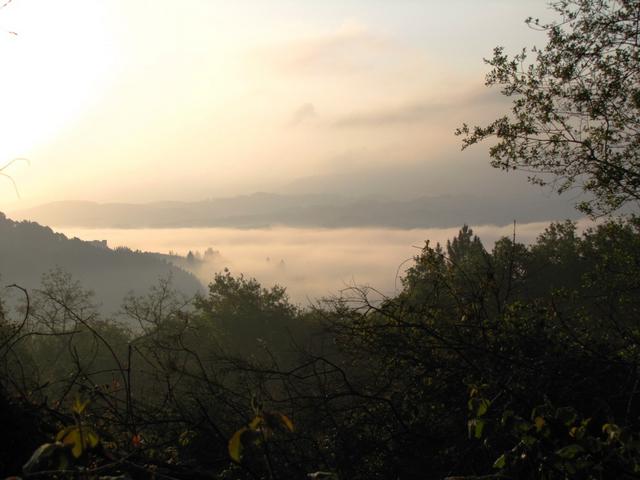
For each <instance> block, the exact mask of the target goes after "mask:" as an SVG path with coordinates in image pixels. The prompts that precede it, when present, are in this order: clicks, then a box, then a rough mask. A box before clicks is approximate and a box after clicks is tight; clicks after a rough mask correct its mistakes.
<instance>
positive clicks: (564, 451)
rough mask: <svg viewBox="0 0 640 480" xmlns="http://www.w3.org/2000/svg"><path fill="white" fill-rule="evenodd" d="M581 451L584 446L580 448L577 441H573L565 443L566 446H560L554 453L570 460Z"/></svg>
mask: <svg viewBox="0 0 640 480" xmlns="http://www.w3.org/2000/svg"><path fill="white" fill-rule="evenodd" d="M583 452H584V448H582V447H581V446H580V445H578V444H577V443H574V444H571V445H567V446H566V447H562V448H561V449H560V450H557V451H556V455H558V456H559V457H560V458H564V459H567V460H571V459H572V458H575V457H576V455H579V454H581V453H583Z"/></svg>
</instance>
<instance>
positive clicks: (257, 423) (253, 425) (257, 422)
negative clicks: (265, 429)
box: [249, 415, 264, 430]
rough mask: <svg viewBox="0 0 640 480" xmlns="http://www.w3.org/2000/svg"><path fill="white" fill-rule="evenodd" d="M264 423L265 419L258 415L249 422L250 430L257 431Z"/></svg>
mask: <svg viewBox="0 0 640 480" xmlns="http://www.w3.org/2000/svg"><path fill="white" fill-rule="evenodd" d="M263 423H264V417H263V416H262V415H256V416H255V417H254V418H253V420H251V422H249V428H250V429H252V430H257V429H258V428H259V427H261V426H262V425H263Z"/></svg>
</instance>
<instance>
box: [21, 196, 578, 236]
mask: <svg viewBox="0 0 640 480" xmlns="http://www.w3.org/2000/svg"><path fill="white" fill-rule="evenodd" d="M12 215H13V216H14V217H16V218H22V219H29V220H33V221H38V222H40V223H43V224H47V225H55V226H65V227H69V226H73V227H86V228H189V227H231V228H262V227H271V226H276V225H286V226H292V227H321V228H349V227H387V228H431V227H456V226H460V225H462V224H463V223H474V224H476V225H477V224H505V223H510V222H511V221H513V220H517V221H518V222H534V221H545V220H550V219H551V220H553V219H564V218H578V214H577V212H576V211H575V209H574V208H573V206H572V204H571V202H569V201H568V200H567V199H566V198H563V197H558V196H554V197H546V196H544V195H542V194H539V193H538V194H536V193H531V191H526V192H523V194H522V195H521V196H519V197H515V198H514V197H513V196H509V197H506V196H505V195H501V194H500V192H499V191H498V192H496V193H495V194H494V195H481V196H480V195H438V196H432V197H429V196H422V197H418V198H414V199H409V200H397V199H387V198H384V197H381V196H373V195H370V196H364V197H348V196H337V195H323V194H314V195H280V194H272V193H256V194H253V195H244V196H238V197H230V198H218V199H211V200H204V201H199V202H155V203H147V204H131V203H107V204H100V203H93V202H54V203H48V204H45V205H41V206H38V207H34V208H30V209H26V210H20V211H16V212H13V214H12Z"/></svg>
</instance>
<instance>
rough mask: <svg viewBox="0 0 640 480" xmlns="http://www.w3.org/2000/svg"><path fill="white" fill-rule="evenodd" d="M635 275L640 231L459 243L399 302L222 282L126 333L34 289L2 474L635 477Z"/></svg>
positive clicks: (7, 420)
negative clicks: (310, 298)
mask: <svg viewBox="0 0 640 480" xmlns="http://www.w3.org/2000/svg"><path fill="white" fill-rule="evenodd" d="M639 265H640V220H637V219H631V220H627V221H612V222H609V223H605V224H603V225H601V226H599V227H597V228H594V229H593V230H589V231H587V232H586V233H585V234H584V235H578V234H576V230H575V227H574V225H573V224H572V223H571V222H567V223H561V224H553V225H551V226H550V227H549V228H548V229H547V230H546V231H545V232H544V233H543V234H542V235H541V236H540V237H539V239H538V241H537V242H536V243H535V244H534V245H532V246H530V247H526V246H525V245H523V244H520V243H518V242H514V240H513V239H509V238H503V239H502V240H500V241H499V242H497V243H496V245H495V247H494V248H493V250H491V251H490V252H488V251H487V250H485V248H484V247H483V245H482V243H481V242H480V240H479V239H478V238H477V237H475V236H474V235H473V233H472V231H471V230H470V229H468V228H466V227H465V228H463V229H462V230H461V231H460V233H459V235H458V236H457V237H456V238H454V239H453V240H452V241H451V242H450V243H448V244H447V245H446V246H445V247H441V246H429V245H427V246H425V248H424V249H423V250H422V252H421V254H420V255H418V256H417V257H416V258H415V261H414V264H413V265H412V266H411V268H410V269H409V270H408V272H407V274H406V276H405V277H404V280H403V288H402V290H401V292H400V293H399V294H398V295H397V296H396V297H394V298H387V299H383V300H382V301H375V302H374V301H369V297H370V294H373V295H374V296H375V292H372V291H368V290H367V289H362V290H355V289H354V290H351V291H349V292H345V297H343V298H342V299H335V300H328V301H325V302H322V303H320V304H318V305H317V306H316V307H315V308H311V309H306V310H302V309H300V308H297V307H295V306H293V305H291V304H290V303H289V302H288V301H287V297H286V294H285V292H284V290H283V289H281V288H279V287H273V288H271V289H265V288H263V287H261V286H260V285H259V284H258V283H257V282H255V281H254V280H251V279H247V278H243V277H234V276H232V275H231V274H230V273H226V274H221V275H219V276H217V277H216V278H215V279H214V280H213V282H212V283H211V285H210V286H209V292H208V295H206V296H202V297H198V298H196V299H195V300H194V301H192V302H187V301H185V300H183V299H182V298H180V296H179V295H178V294H176V293H175V292H173V291H172V290H171V288H170V285H168V284H167V283H166V282H161V283H160V284H159V286H158V287H157V288H155V289H153V290H152V291H151V292H150V293H149V295H148V296H145V297H132V298H128V299H127V300H126V301H125V302H124V307H123V310H124V312H126V314H127V315H128V317H129V320H130V322H128V325H129V327H125V326H123V324H122V323H116V322H114V321H110V320H108V319H105V318H101V317H100V316H99V315H98V314H97V313H96V312H95V311H94V310H93V309H92V308H91V306H90V301H89V297H88V296H87V294H86V293H85V292H83V290H82V288H81V287H80V286H79V285H77V284H74V283H73V281H72V280H70V279H69V278H68V277H66V276H64V275H62V276H61V275H57V276H53V277H48V278H47V279H46V281H45V282H44V284H43V286H42V288H41V289H39V290H37V291H33V292H30V293H29V295H28V297H27V292H21V291H20V289H18V288H14V290H16V293H18V294H21V295H23V297H24V302H23V306H22V309H21V311H20V312H19V315H18V313H16V314H13V313H10V312H4V313H3V314H2V317H0V318H2V327H1V328H2V330H1V332H2V333H1V336H0V339H1V340H0V348H1V350H0V360H1V361H2V364H1V365H2V370H3V372H2V377H1V378H2V396H1V398H2V402H3V406H2V409H1V410H0V411H1V415H2V420H1V422H2V425H3V434H2V436H1V437H0V444H1V445H0V462H1V463H0V471H1V472H2V474H3V475H9V474H24V476H25V477H26V478H42V477H49V478H54V477H57V478H99V477H100V476H107V475H110V476H119V478H219V479H223V478H229V479H232V478H233V479H244V478H246V479H250V478H272V479H274V478H281V479H282V478H343V479H372V478H446V477H455V476H463V477H470V478H476V477H480V476H483V478H549V479H551V478H554V479H555V478H637V477H638V476H640V473H639V472H640V439H639V438H638V435H637V432H638V427H639V424H638V422H639V419H640V398H639V394H640V371H639V370H638V366H639V364H640V330H639V329H638V323H637V318H638V313H639V311H640V277H639V276H638V274H637V272H638V266H639ZM376 298H378V297H377V296H376ZM42 445H45V446H44V447H43V446H42ZM36 449H38V450H36ZM34 451H35V452H36V453H35V454H34ZM32 454H33V455H34V456H33V457H32V458H31V460H30V459H29V458H30V457H31V456H32ZM25 464H26V466H25V467H24V468H23V465H25ZM487 475H488V476H489V477H487Z"/></svg>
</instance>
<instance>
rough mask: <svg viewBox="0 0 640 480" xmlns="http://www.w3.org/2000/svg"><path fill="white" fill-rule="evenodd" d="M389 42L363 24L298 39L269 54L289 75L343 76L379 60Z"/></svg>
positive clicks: (276, 48)
mask: <svg viewBox="0 0 640 480" xmlns="http://www.w3.org/2000/svg"><path fill="white" fill-rule="evenodd" d="M387 46H388V41H387V40H386V39H385V38H384V37H382V36H380V35H378V34H376V33H374V32H372V31H371V30H369V29H368V28H366V27H365V26H363V25H360V24H343V25H342V26H341V27H339V28H338V29H337V30H335V31H333V32H330V33H326V34H320V35H316V36H311V37H307V38H301V39H297V40H295V41H291V42H290V43H287V44H284V45H280V46H278V47H275V48H273V49H271V51H270V52H268V53H267V58H272V59H273V61H274V62H275V64H276V65H277V66H278V67H279V68H281V69H282V70H284V71H285V72H287V73H297V74H300V73H302V74H304V73H317V72H322V73H344V72H350V71H353V70H356V69H359V68H362V67H363V66H364V65H366V64H367V63H368V62H369V61H370V60H371V59H372V58H375V57H379V56H380V55H381V54H382V53H383V52H384V50H385V48H386V47H387Z"/></svg>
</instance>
